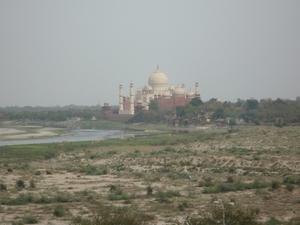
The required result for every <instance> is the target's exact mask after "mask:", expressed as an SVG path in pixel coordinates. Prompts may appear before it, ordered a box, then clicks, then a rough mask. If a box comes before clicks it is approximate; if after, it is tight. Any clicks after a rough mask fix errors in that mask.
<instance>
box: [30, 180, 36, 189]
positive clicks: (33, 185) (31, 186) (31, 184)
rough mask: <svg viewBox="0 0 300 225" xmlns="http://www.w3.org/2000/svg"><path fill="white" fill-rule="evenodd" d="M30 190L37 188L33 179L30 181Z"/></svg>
mask: <svg viewBox="0 0 300 225" xmlns="http://www.w3.org/2000/svg"><path fill="white" fill-rule="evenodd" d="M29 184H30V188H35V181H34V180H33V179H32V180H30V181H29Z"/></svg>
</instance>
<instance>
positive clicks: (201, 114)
mask: <svg viewBox="0 0 300 225" xmlns="http://www.w3.org/2000/svg"><path fill="white" fill-rule="evenodd" d="M149 109H150V110H148V111H142V112H139V113H138V114H136V115H135V116H134V117H133V118H132V119H131V120H130V121H129V122H149V123H151V122H163V121H164V120H166V118H170V117H172V116H173V117H174V118H177V119H181V120H183V121H185V122H186V124H189V123H194V124H195V123H200V124H203V123H207V119H210V121H215V120H217V119H226V118H231V121H232V123H235V121H236V120H240V121H243V122H245V123H254V124H256V125H259V124H260V123H275V124H277V125H279V126H282V125H286V124H297V123H299V122H300V97H297V98H296V100H288V99H286V100H284V99H280V98H277V99H276V100H272V99H270V98H269V99H262V100H260V101H258V100H256V99H253V98H251V99H247V100H242V99H237V101H236V102H230V101H224V102H221V101H219V100H218V99H216V98H212V99H210V100H209V101H207V102H202V101H201V100H200V99H197V98H194V99H192V100H191V102H190V103H188V104H186V105H185V106H176V107H175V108H174V109H172V110H168V111H163V110H161V109H159V107H158V105H157V103H156V102H155V101H153V100H152V101H151V102H150V104H149ZM232 125H234V124H232Z"/></svg>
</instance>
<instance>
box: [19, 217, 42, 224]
mask: <svg viewBox="0 0 300 225" xmlns="http://www.w3.org/2000/svg"><path fill="white" fill-rule="evenodd" d="M23 221H24V223H25V224H35V223H38V222H39V220H38V219H37V217H36V216H33V215H27V216H24V217H23Z"/></svg>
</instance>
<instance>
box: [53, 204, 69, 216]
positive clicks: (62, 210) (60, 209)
mask: <svg viewBox="0 0 300 225" xmlns="http://www.w3.org/2000/svg"><path fill="white" fill-rule="evenodd" d="M65 211H66V210H65V208H64V207H63V206H62V205H57V206H55V207H54V210H53V215H54V216H57V217H62V216H64V215H65Z"/></svg>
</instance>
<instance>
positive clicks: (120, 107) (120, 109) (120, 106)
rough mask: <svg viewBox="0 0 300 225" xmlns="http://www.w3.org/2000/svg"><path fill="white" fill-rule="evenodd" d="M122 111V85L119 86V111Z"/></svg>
mask: <svg viewBox="0 0 300 225" xmlns="http://www.w3.org/2000/svg"><path fill="white" fill-rule="evenodd" d="M122 110H123V87H122V84H120V86H119V111H122Z"/></svg>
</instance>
